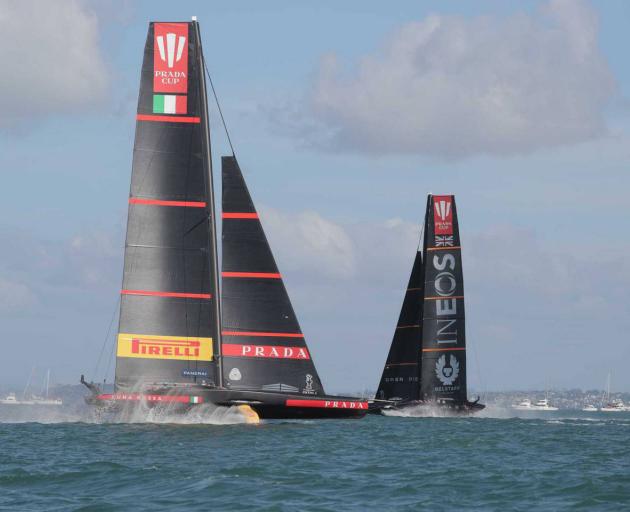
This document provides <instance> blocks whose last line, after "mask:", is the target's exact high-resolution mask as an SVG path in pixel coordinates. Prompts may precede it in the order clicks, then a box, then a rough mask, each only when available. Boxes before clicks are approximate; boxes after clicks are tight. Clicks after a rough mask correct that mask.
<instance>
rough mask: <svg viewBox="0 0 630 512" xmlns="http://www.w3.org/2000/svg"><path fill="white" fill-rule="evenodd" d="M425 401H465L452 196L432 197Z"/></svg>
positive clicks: (427, 231)
mask: <svg viewBox="0 0 630 512" xmlns="http://www.w3.org/2000/svg"><path fill="white" fill-rule="evenodd" d="M421 375H422V378H421V385H420V398H421V399H422V400H452V401H455V402H461V401H465V400H466V399H467V390H466V335H465V330H464V280H463V274H462V257H461V246H460V239H459V227H458V224H457V209H456V207H455V197H454V196H431V195H430V196H429V198H428V201H427V213H426V218H425V238H424V312H423V317H422V370H421Z"/></svg>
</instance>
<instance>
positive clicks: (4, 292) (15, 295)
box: [0, 276, 35, 313]
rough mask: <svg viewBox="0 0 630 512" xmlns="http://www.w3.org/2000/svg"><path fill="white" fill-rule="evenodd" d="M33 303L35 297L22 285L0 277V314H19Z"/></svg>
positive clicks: (13, 280)
mask: <svg viewBox="0 0 630 512" xmlns="http://www.w3.org/2000/svg"><path fill="white" fill-rule="evenodd" d="M34 302H35V295H34V293H33V292H32V291H31V289H30V288H29V287H28V286H27V285H26V284H24V283H21V282H19V281H16V280H15V279H9V278H6V277H3V276H0V313H19V312H23V311H24V309H25V308H27V307H29V306H31V305H32V304H33V303H34Z"/></svg>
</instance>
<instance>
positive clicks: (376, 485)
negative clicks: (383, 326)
mask: <svg viewBox="0 0 630 512" xmlns="http://www.w3.org/2000/svg"><path fill="white" fill-rule="evenodd" d="M526 414H528V415H529V417H525V418H523V417H521V418H514V417H510V416H513V415H514V413H513V412H511V411H489V412H487V413H485V415H484V417H481V416H480V417H473V418H401V417H389V418H386V417H367V418H365V419H363V420H348V421H321V422H317V421H302V422H281V421H277V422H269V423H263V424H260V425H244V424H227V425H222V424H203V425H195V424H163V423H162V424H155V423H134V424H124V423H118V424H116V423H105V424H104V423H100V424H99V423H86V422H76V421H75V422H65V421H63V420H65V419H68V420H77V419H83V420H85V418H77V417H76V415H69V416H68V417H67V418H64V416H63V413H62V412H59V411H57V412H54V413H51V415H50V416H48V417H46V418H41V419H42V420H45V421H49V422H50V423H37V422H30V421H24V420H26V419H29V418H28V417H21V418H20V417H16V416H15V415H14V416H10V415H8V414H7V413H6V411H3V410H0V509H3V510H11V511H13V510H16V511H17V510H37V511H40V510H63V511H66V510H85V511H88V510H93V511H96V510H99V511H100V510H103V511H109V510H111V511H114V510H151V511H155V510H186V511H196V510H200V511H201V510H204V511H208V510H245V509H247V510H270V511H271V510H279V511H282V510H287V511H294V510H322V511H327V510H331V511H336V512H338V511H342V510H423V509H426V510H432V511H439V510H449V511H451V510H502V511H503V510H537V511H539V510H630V414H628V413H610V414H605V413H592V414H586V413H581V412H575V413H566V412H564V413H563V412H558V413H526ZM521 416H523V415H521ZM3 418H4V419H3ZM31 419H32V418H31ZM19 421H22V422H19ZM208 421H209V422H211V423H212V422H214V423H222V422H228V423H232V422H233V421H234V418H233V417H232V416H230V415H229V414H228V416H227V417H226V416H225V414H223V415H215V416H213V417H212V418H210V419H209V420H208Z"/></svg>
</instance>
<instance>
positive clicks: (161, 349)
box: [116, 22, 219, 391]
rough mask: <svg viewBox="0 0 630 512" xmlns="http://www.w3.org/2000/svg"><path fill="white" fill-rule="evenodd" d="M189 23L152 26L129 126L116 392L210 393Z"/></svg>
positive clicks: (201, 89)
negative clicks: (199, 389)
mask: <svg viewBox="0 0 630 512" xmlns="http://www.w3.org/2000/svg"><path fill="white" fill-rule="evenodd" d="M202 72H203V68H202V55H201V42H200V40H199V29H198V25H197V23H196V22H192V23H158V22H155V23H151V24H150V26H149V33H148V35H147V40H146V45H145V49H144V61H143V64H142V73H141V77H140V95H139V99H138V112H137V116H136V120H137V121H136V136H135V144H134V150H133V167H132V176H131V191H130V194H129V213H128V223H127V239H126V243H125V266H124V278H123V285H122V290H121V305H120V324H119V333H118V341H117V359H116V388H117V389H118V390H121V391H126V390H131V389H132V388H134V387H135V386H137V385H139V384H143V383H156V382H161V383H187V384H191V383H200V382H202V381H205V382H206V383H209V384H212V383H217V384H218V379H217V368H216V364H215V357H214V354H215V353H216V352H217V350H218V347H217V342H216V340H217V335H218V332H219V330H218V329H219V317H218V304H217V302H216V301H217V295H218V294H217V291H218V290H217V288H218V286H217V281H218V278H217V275H216V272H217V271H216V267H217V261H216V239H215V234H214V219H213V216H214V209H213V197H212V183H211V179H212V177H211V169H210V168H209V166H210V158H209V153H210V147H209V137H208V135H209V134H208V132H207V129H208V128H207V106H206V99H205V82H203V74H202Z"/></svg>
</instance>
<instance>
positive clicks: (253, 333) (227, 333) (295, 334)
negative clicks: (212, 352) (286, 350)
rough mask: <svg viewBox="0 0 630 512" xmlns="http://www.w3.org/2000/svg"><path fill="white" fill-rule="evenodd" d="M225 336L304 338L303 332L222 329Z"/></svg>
mask: <svg viewBox="0 0 630 512" xmlns="http://www.w3.org/2000/svg"><path fill="white" fill-rule="evenodd" d="M221 334H222V335H223V336H254V337H257V336H261V337H268V338H303V337H304V335H303V334H302V333H301V332H257V331H221Z"/></svg>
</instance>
